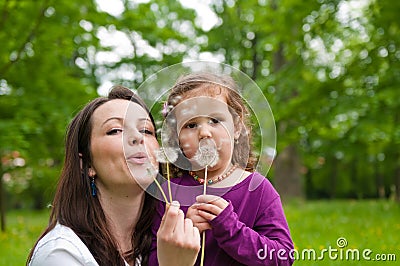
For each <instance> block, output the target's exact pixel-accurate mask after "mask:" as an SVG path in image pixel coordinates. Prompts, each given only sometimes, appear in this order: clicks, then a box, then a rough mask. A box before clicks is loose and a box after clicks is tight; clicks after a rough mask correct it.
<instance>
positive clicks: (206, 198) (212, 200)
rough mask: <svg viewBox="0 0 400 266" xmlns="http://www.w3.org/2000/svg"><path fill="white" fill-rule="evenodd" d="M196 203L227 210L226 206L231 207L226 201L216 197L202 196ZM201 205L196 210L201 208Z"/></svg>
mask: <svg viewBox="0 0 400 266" xmlns="http://www.w3.org/2000/svg"><path fill="white" fill-rule="evenodd" d="M196 201H197V202H200V203H209V204H213V205H215V206H218V207H220V208H221V209H225V208H226V206H228V205H229V203H228V202H227V201H226V200H224V199H223V198H221V197H218V196H215V195H200V196H197V197H196ZM200 205H201V204H200ZM200 205H196V208H199V206H200Z"/></svg>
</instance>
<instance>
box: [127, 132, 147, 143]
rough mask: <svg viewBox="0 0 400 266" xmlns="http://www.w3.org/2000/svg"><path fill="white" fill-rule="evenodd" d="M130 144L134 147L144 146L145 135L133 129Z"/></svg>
mask: <svg viewBox="0 0 400 266" xmlns="http://www.w3.org/2000/svg"><path fill="white" fill-rule="evenodd" d="M128 142H129V144H131V145H134V144H143V134H142V133H140V132H139V131H138V130H136V129H133V130H131V132H130V134H129V139H128Z"/></svg>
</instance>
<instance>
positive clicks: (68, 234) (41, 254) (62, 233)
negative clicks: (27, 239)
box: [29, 223, 98, 266]
mask: <svg viewBox="0 0 400 266" xmlns="http://www.w3.org/2000/svg"><path fill="white" fill-rule="evenodd" d="M77 262H79V263H82V264H84V265H90V266H95V265H98V264H97V262H96V260H95V259H94V257H93V255H92V254H91V253H90V251H89V249H88V248H87V247H86V245H85V244H84V243H83V242H82V240H81V239H80V238H79V237H78V235H76V234H75V232H74V231H73V230H72V229H71V228H69V227H67V226H65V225H61V224H59V223H57V224H56V226H55V227H54V228H53V229H52V230H50V231H49V232H48V233H47V234H46V235H44V236H43V238H42V239H40V240H39V242H38V243H37V245H36V247H35V250H34V252H33V255H32V259H31V262H30V263H29V265H30V266H35V265H75V264H76V263H77Z"/></svg>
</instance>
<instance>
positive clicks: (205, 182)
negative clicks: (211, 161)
mask: <svg viewBox="0 0 400 266" xmlns="http://www.w3.org/2000/svg"><path fill="white" fill-rule="evenodd" d="M207 172H208V165H206V168H205V171H204V184H203V195H206V193H207ZM205 246H206V231H203V234H202V240H201V257H200V266H203V265H204V249H205Z"/></svg>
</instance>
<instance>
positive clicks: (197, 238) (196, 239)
mask: <svg viewBox="0 0 400 266" xmlns="http://www.w3.org/2000/svg"><path fill="white" fill-rule="evenodd" d="M193 241H194V243H197V245H198V246H197V247H198V249H199V250H200V231H199V229H198V228H197V227H193Z"/></svg>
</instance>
